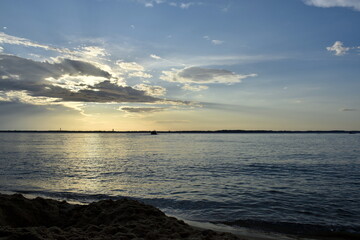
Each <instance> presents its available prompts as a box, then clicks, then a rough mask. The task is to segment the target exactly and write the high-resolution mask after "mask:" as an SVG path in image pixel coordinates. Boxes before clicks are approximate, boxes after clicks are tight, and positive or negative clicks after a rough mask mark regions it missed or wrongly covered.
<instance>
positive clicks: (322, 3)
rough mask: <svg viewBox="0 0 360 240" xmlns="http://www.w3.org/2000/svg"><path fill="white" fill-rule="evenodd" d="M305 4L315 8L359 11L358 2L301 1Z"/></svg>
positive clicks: (352, 0) (359, 4) (342, 0)
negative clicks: (340, 8) (344, 8)
mask: <svg viewBox="0 0 360 240" xmlns="http://www.w3.org/2000/svg"><path fill="white" fill-rule="evenodd" d="M303 1H304V2H305V4H307V5H311V6H316V7H323V8H329V7H349V8H353V9H355V10H357V11H360V1H359V0H303Z"/></svg>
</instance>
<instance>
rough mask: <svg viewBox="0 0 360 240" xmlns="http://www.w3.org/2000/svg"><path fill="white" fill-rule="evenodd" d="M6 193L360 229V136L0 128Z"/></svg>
mask: <svg viewBox="0 0 360 240" xmlns="http://www.w3.org/2000/svg"><path fill="white" fill-rule="evenodd" d="M0 192H20V193H25V194H32V195H36V196H44V197H49V198H56V199H65V200H68V201H75V202H92V201H96V200H99V199H105V198H113V199H117V198H120V197H131V198H134V199H138V200H141V201H143V202H145V203H148V204H152V205H154V206H156V207H158V208H160V209H161V210H163V211H165V212H166V213H167V214H170V215H174V216H178V217H180V218H182V219H187V220H192V221H200V222H212V223H222V224H226V225H231V226H240V227H249V228H259V229H263V230H264V231H279V232H285V233H304V232H309V233H314V232H329V233H331V232H346V233H360V217H359V216H360V134H219V133H217V134H187V133H186V134H175V133H172V134H170V133H163V134H159V135H156V136H153V135H150V134H141V133H130V134H125V133H0Z"/></svg>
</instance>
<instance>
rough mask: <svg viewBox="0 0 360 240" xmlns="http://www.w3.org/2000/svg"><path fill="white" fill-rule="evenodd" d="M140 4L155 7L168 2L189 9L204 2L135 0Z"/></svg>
mask: <svg viewBox="0 0 360 240" xmlns="http://www.w3.org/2000/svg"><path fill="white" fill-rule="evenodd" d="M134 1H136V2H138V3H140V4H143V5H144V6H145V7H155V6H156V5H160V4H166V5H168V6H171V7H178V8H181V9H188V8H190V7H191V6H194V5H202V4H203V3H202V2H198V1H194V2H186V1H184V2H182V1H181V2H180V1H179V2H176V1H169V0H134Z"/></svg>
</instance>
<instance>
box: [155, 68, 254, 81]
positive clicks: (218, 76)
mask: <svg viewBox="0 0 360 240" xmlns="http://www.w3.org/2000/svg"><path fill="white" fill-rule="evenodd" d="M256 76H257V74H247V75H241V74H236V73H234V72H231V71H228V70H223V69H211V68H201V67H189V68H184V69H181V70H177V69H173V70H172V71H163V72H162V75H161V76H160V79H162V80H164V81H168V82H180V83H196V84H209V83H224V84H232V83H238V82H241V81H242V80H243V79H245V78H248V77H256Z"/></svg>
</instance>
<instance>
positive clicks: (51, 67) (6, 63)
mask: <svg viewBox="0 0 360 240" xmlns="http://www.w3.org/2000/svg"><path fill="white" fill-rule="evenodd" d="M0 66H1V68H0V91H2V95H3V97H2V100H6V101H9V100H11V99H16V98H15V97H14V96H18V98H19V99H23V100H22V101H26V99H29V97H35V99H33V100H34V101H32V102H36V101H38V100H39V98H38V97H43V99H42V101H45V100H44V99H45V98H48V100H49V102H54V101H55V99H56V101H58V102H98V103H108V102H117V103H120V102H156V101H159V100H160V99H158V98H155V97H152V96H149V95H147V94H146V92H145V91H141V90H136V89H134V88H131V87H128V86H119V85H117V84H116V83H114V81H113V77H112V76H111V74H110V73H108V72H106V71H103V70H101V69H100V68H98V67H96V66H94V65H92V64H90V63H87V62H81V61H75V60H69V59H63V60H61V61H59V62H54V63H49V62H37V61H33V60H29V59H24V58H20V57H16V56H10V55H0ZM4 94H5V95H4ZM9 94H10V95H9ZM5 96H6V97H5ZM19 101H20V100H19ZM20 102H21V101H20ZM30 102H31V101H30Z"/></svg>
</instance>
